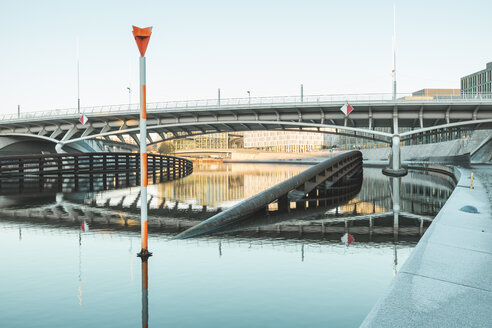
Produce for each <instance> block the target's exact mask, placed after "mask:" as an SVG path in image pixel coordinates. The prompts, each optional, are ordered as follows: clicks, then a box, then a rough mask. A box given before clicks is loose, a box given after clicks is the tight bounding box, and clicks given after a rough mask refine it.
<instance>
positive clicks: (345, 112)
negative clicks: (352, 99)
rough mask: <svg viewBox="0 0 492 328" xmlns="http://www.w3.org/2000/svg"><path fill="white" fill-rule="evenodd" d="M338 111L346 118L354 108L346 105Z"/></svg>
mask: <svg viewBox="0 0 492 328" xmlns="http://www.w3.org/2000/svg"><path fill="white" fill-rule="evenodd" d="M340 110H341V111H342V112H343V113H344V114H345V116H348V115H349V114H350V113H352V111H353V110H354V107H352V106H350V105H349V104H348V103H346V104H345V105H343V106H342V107H340Z"/></svg>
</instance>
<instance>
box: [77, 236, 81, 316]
mask: <svg viewBox="0 0 492 328" xmlns="http://www.w3.org/2000/svg"><path fill="white" fill-rule="evenodd" d="M77 291H78V292H79V293H78V294H77V298H78V299H79V306H81V307H82V230H80V231H79V286H78V287H77Z"/></svg>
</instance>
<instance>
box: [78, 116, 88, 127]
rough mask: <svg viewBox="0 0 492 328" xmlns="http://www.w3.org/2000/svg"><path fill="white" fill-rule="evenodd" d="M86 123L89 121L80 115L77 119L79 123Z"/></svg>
mask: <svg viewBox="0 0 492 328" xmlns="http://www.w3.org/2000/svg"><path fill="white" fill-rule="evenodd" d="M87 121H89V119H88V118H87V116H85V115H82V116H81V117H80V118H79V122H80V123H82V124H84V125H85V123H87Z"/></svg>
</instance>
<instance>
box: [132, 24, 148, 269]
mask: <svg viewBox="0 0 492 328" xmlns="http://www.w3.org/2000/svg"><path fill="white" fill-rule="evenodd" d="M150 34H152V27H146V28H139V27H136V26H133V36H134V37H135V41H137V46H138V50H139V51H140V200H141V204H140V230H141V235H142V250H141V251H140V253H138V254H137V255H138V256H139V257H141V258H142V260H147V258H148V257H149V256H152V253H150V252H149V250H148V224H147V99H146V90H145V89H146V85H145V84H146V83H145V51H146V50H147V45H148V44H149V40H150Z"/></svg>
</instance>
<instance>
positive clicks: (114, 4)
mask: <svg viewBox="0 0 492 328" xmlns="http://www.w3.org/2000/svg"><path fill="white" fill-rule="evenodd" d="M393 3H396V11H397V75H398V91H399V92H412V91H416V90H419V89H422V88H430V87H439V88H459V79H460V77H462V76H464V75H467V74H469V73H472V72H474V71H477V70H481V69H483V68H485V64H486V63H487V62H490V61H492V42H490V41H491V31H492V19H491V18H490V13H491V12H492V1H490V0H478V1H475V0H470V1H466V2H463V1H455V0H446V1H441V0H436V1H432V0H428V1H420V0H413V1H386V0H374V1H367V0H359V1H356V0H345V1H329V0H324V1H316V0H303V1H300V0H298V1H291V0H275V1H268V0H262V1H257V0H248V1H235V0H228V1H227V0H224V1H220V0H208V1H204V0H202V1H187V0H182V1H176V0H174V1H167V0H161V1H157V0H154V1H150V0H149V1H135V0H133V1H122V0H119V1H104V0H98V1H92V0H86V1H70V0H63V1H61V0H60V1H54V0H43V1H39V0H35V1H25V0H17V1H7V0H0V28H1V31H2V33H1V36H0V40H1V51H0V113H9V112H15V111H17V105H18V104H20V105H21V110H22V111H33V110H43V109H46V110H48V109H54V108H70V107H76V106H77V65H76V63H77V51H76V44H77V41H76V40H77V39H78V40H79V58H80V98H81V105H82V106H92V105H103V104H125V103H128V90H127V87H128V86H129V85H130V86H131V88H132V90H133V92H132V102H138V92H137V90H138V56H139V54H138V50H137V46H136V44H135V41H134V39H133V36H132V34H131V30H132V28H131V26H132V25H136V26H139V27H146V26H153V27H154V30H153V34H152V37H151V40H150V43H149V47H148V50H147V85H148V87H147V90H148V101H149V102H152V101H167V100H183V99H208V98H215V97H216V96H217V88H219V87H220V88H221V94H222V97H223V98H227V97H246V96H247V93H246V91H247V90H251V96H252V97H254V96H272V95H298V94H299V89H300V84H301V83H302V84H304V93H305V94H336V93H344V94H347V93H390V92H391V66H392V33H393Z"/></svg>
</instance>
